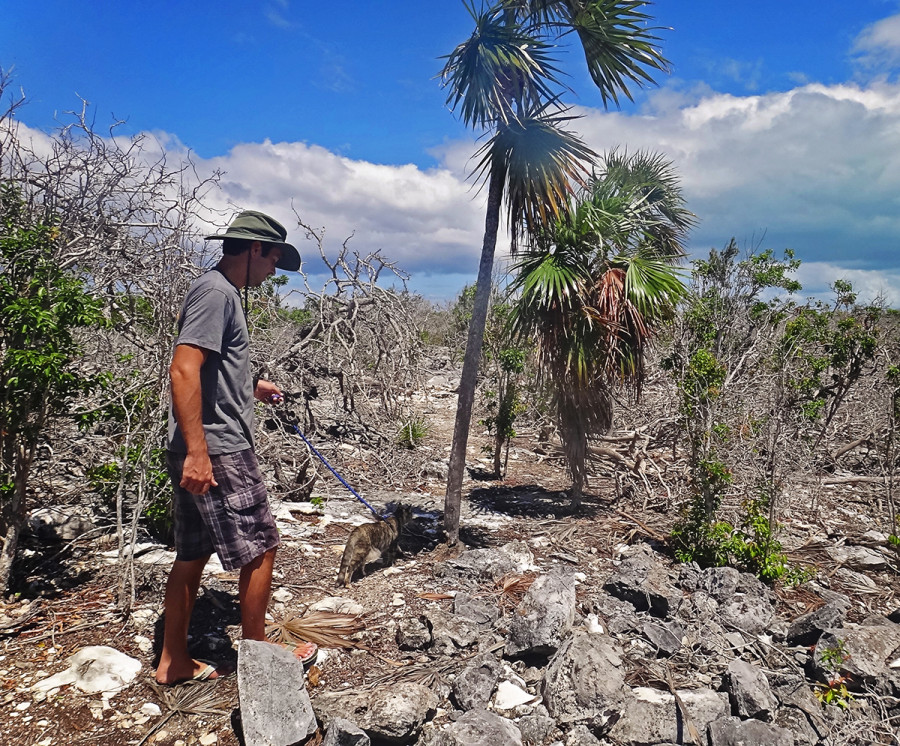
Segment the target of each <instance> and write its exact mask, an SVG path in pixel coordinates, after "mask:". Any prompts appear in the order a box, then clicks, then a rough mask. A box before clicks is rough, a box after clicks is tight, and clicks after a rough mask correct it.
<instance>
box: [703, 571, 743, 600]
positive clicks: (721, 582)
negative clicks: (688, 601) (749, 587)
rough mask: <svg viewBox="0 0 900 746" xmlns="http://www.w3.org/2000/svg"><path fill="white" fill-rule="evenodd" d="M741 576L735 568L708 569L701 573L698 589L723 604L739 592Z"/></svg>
mask: <svg viewBox="0 0 900 746" xmlns="http://www.w3.org/2000/svg"><path fill="white" fill-rule="evenodd" d="M740 577H741V574H740V573H739V572H738V571H737V570H735V569H734V568H733V567H707V568H706V569H705V570H702V571H701V572H700V577H699V578H698V580H697V584H696V589H697V590H698V591H703V592H704V593H706V594H708V595H710V596H712V597H713V598H714V599H716V601H718V602H719V603H722V602H724V601H728V600H729V599H730V598H731V597H732V596H733V595H734V594H735V592H736V591H737V587H738V581H739V580H740Z"/></svg>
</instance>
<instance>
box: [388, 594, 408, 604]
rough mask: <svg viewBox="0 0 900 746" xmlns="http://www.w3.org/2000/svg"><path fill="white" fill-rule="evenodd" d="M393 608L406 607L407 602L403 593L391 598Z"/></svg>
mask: <svg viewBox="0 0 900 746" xmlns="http://www.w3.org/2000/svg"><path fill="white" fill-rule="evenodd" d="M391 606H406V600H405V599H404V598H403V594H402V593H395V594H394V595H393V596H392V597H391Z"/></svg>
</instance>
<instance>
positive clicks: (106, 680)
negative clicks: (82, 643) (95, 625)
mask: <svg viewBox="0 0 900 746" xmlns="http://www.w3.org/2000/svg"><path fill="white" fill-rule="evenodd" d="M68 664H69V667H68V668H67V669H66V670H65V671H61V672H60V673H58V674H54V675H53V676H50V677H49V678H46V679H43V680H42V681H38V682H37V683H36V684H33V685H32V687H31V689H32V690H33V691H38V692H46V691H49V690H50V689H55V688H56V687H59V686H65V685H66V684H74V685H75V687H76V688H78V689H80V690H81V691H83V692H87V693H88V694H96V693H99V692H118V691H121V690H122V689H124V688H125V687H126V686H128V685H129V684H130V683H131V682H132V681H134V677H135V676H137V673H138V671H140V670H141V662H140V661H139V660H135V659H134V658H131V657H130V656H127V655H125V653H122V652H120V651H118V650H116V649H115V648H111V647H107V646H106V645H90V646H88V647H86V648H82V649H81V650H79V651H78V652H77V653H75V654H74V655H73V656H72V657H71V658H69V660H68Z"/></svg>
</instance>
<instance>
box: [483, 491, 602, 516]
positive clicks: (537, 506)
mask: <svg viewBox="0 0 900 746" xmlns="http://www.w3.org/2000/svg"><path fill="white" fill-rule="evenodd" d="M469 504H470V505H471V506H472V507H473V508H475V509H476V510H482V511H485V512H488V513H502V514H504V515H508V516H513V517H522V518H545V519H555V518H568V517H572V516H579V517H585V518H593V517H595V516H596V515H597V513H598V512H599V510H600V509H601V508H602V507H603V506H605V505H606V504H607V503H606V501H605V500H603V499H601V498H599V497H597V496H596V495H585V496H584V498H583V500H582V503H581V506H580V507H579V508H578V509H577V510H573V508H572V498H571V497H570V496H569V494H568V492H560V491H559V490H548V489H545V488H544V487H541V486H539V485H536V484H523V485H517V486H516V487H501V486H493V487H479V488H477V489H474V490H472V491H471V492H470V493H469Z"/></svg>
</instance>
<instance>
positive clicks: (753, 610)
mask: <svg viewBox="0 0 900 746" xmlns="http://www.w3.org/2000/svg"><path fill="white" fill-rule="evenodd" d="M720 569H725V568H720ZM719 614H720V615H721V618H722V620H723V621H724V622H726V624H729V625H731V626H733V627H737V628H738V629H740V630H743V631H744V632H747V633H749V634H751V635H759V634H761V633H763V632H765V631H766V629H768V627H769V625H770V624H771V622H772V619H773V618H774V616H775V597H774V595H773V594H772V591H770V590H769V589H768V588H766V586H765V585H763V583H762V582H760V580H759V579H758V578H756V577H754V576H753V575H750V574H749V573H741V574H740V577H739V579H738V584H737V588H736V590H735V592H734V594H733V595H732V596H731V597H730V598H727V599H724V600H722V601H720V602H719Z"/></svg>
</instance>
